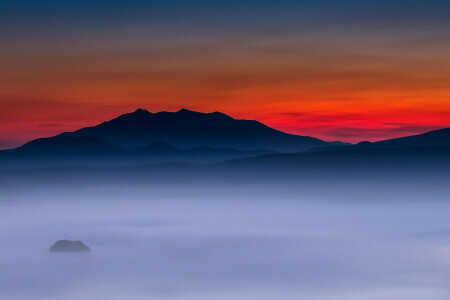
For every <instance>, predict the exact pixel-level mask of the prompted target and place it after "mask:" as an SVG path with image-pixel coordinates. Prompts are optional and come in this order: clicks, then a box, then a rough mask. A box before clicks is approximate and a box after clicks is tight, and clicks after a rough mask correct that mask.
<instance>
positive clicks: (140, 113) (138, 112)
mask: <svg viewBox="0 0 450 300" xmlns="http://www.w3.org/2000/svg"><path fill="white" fill-rule="evenodd" d="M131 114H136V115H149V114H150V115H151V114H152V113H151V112H149V111H148V110H146V109H143V108H138V109H136V110H135V111H134V112H132V113H131Z"/></svg>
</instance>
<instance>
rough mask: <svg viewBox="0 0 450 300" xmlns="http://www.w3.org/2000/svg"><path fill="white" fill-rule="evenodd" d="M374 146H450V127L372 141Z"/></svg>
mask: <svg viewBox="0 0 450 300" xmlns="http://www.w3.org/2000/svg"><path fill="white" fill-rule="evenodd" d="M372 145H374V146H376V147H380V148H381V147H382V148H386V147H431V146H450V128H443V129H438V130H434V131H430V132H427V133H423V134H417V135H412V136H406V137H401V138H395V139H390V140H384V141H380V142H376V143H373V144H372Z"/></svg>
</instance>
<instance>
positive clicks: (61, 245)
mask: <svg viewBox="0 0 450 300" xmlns="http://www.w3.org/2000/svg"><path fill="white" fill-rule="evenodd" d="M50 252H91V249H90V248H89V247H88V246H86V245H85V244H84V243H83V242H82V241H68V240H61V241H57V242H56V243H54V244H53V246H51V247H50Z"/></svg>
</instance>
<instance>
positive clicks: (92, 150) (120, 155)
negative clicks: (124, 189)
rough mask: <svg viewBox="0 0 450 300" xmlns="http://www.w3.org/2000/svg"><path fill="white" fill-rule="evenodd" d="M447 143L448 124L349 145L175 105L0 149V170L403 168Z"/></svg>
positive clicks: (441, 155) (433, 158) (431, 159)
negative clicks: (211, 165)
mask: <svg viewBox="0 0 450 300" xmlns="http://www.w3.org/2000/svg"><path fill="white" fill-rule="evenodd" d="M449 149H450V129H449V128H446V129H440V130H435V131H432V132H428V133H424V134H419V135H414V136H409V137H402V138H397V139H390V140H385V141H380V142H376V143H370V142H363V143H359V144H357V145H348V144H343V143H339V142H334V143H327V142H325V141H322V140H319V139H316V138H312V137H304V136H297V135H291V134H287V133H284V132H281V131H278V130H275V129H272V128H270V127H268V126H266V125H264V124H262V123H259V122H257V121H251V120H237V119H234V118H231V117H229V116H227V115H225V114H222V113H219V112H214V113H199V112H193V111H189V110H185V109H182V110H180V111H177V112H159V113H150V112H148V111H146V110H142V109H138V110H136V111H135V112H132V113H128V114H124V115H121V116H119V117H117V118H115V119H113V120H110V121H107V122H104V123H101V124H99V125H97V126H93V127H86V128H82V129H80V130H77V131H75V132H65V133H62V134H60V135H57V136H55V137H50V138H41V139H37V140H34V141H31V142H29V143H26V144H25V145H23V146H21V147H19V148H16V149H11V150H5V151H0V170H1V169H21V168H34V167H55V166H57V167H67V166H74V167H80V166H81V167H82V166H88V167H114V166H133V165H134V166H135V165H139V166H142V165H146V164H160V163H216V162H222V161H228V160H232V161H233V160H234V161H233V162H232V163H231V164H226V165H233V166H238V165H240V166H245V167H250V166H254V165H258V166H274V165H279V166H282V167H283V168H284V167H289V168H298V169H302V170H313V169H318V170H320V169H323V168H328V169H330V168H334V169H346V168H347V169H348V168H353V167H358V168H361V167H362V168H363V169H365V170H367V171H370V170H371V169H373V168H380V167H381V166H384V167H382V168H381V169H383V168H389V167H390V166H394V165H398V163H400V162H401V163H402V165H404V166H407V167H408V168H409V167H413V166H415V165H418V164H422V165H427V166H431V163H433V165H434V166H443V165H448V163H449V157H450V156H449ZM286 152H290V153H286ZM293 152H295V153H293Z"/></svg>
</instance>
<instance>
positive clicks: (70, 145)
mask: <svg viewBox="0 0 450 300" xmlns="http://www.w3.org/2000/svg"><path fill="white" fill-rule="evenodd" d="M123 152H124V150H123V149H122V148H121V147H118V146H115V145H111V144H108V143H106V142H103V141H101V140H99V139H96V138H92V137H67V136H56V137H50V138H41V139H37V140H33V141H31V142H28V143H26V144H24V145H23V146H21V147H19V148H17V149H14V150H13V151H12V152H11V153H14V154H15V155H16V156H29V157H31V156H34V157H36V156H42V157H45V156H47V155H50V156H53V157H55V156H58V157H59V156H63V157H67V156H73V157H84V156H91V155H118V154H122V153H123Z"/></svg>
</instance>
